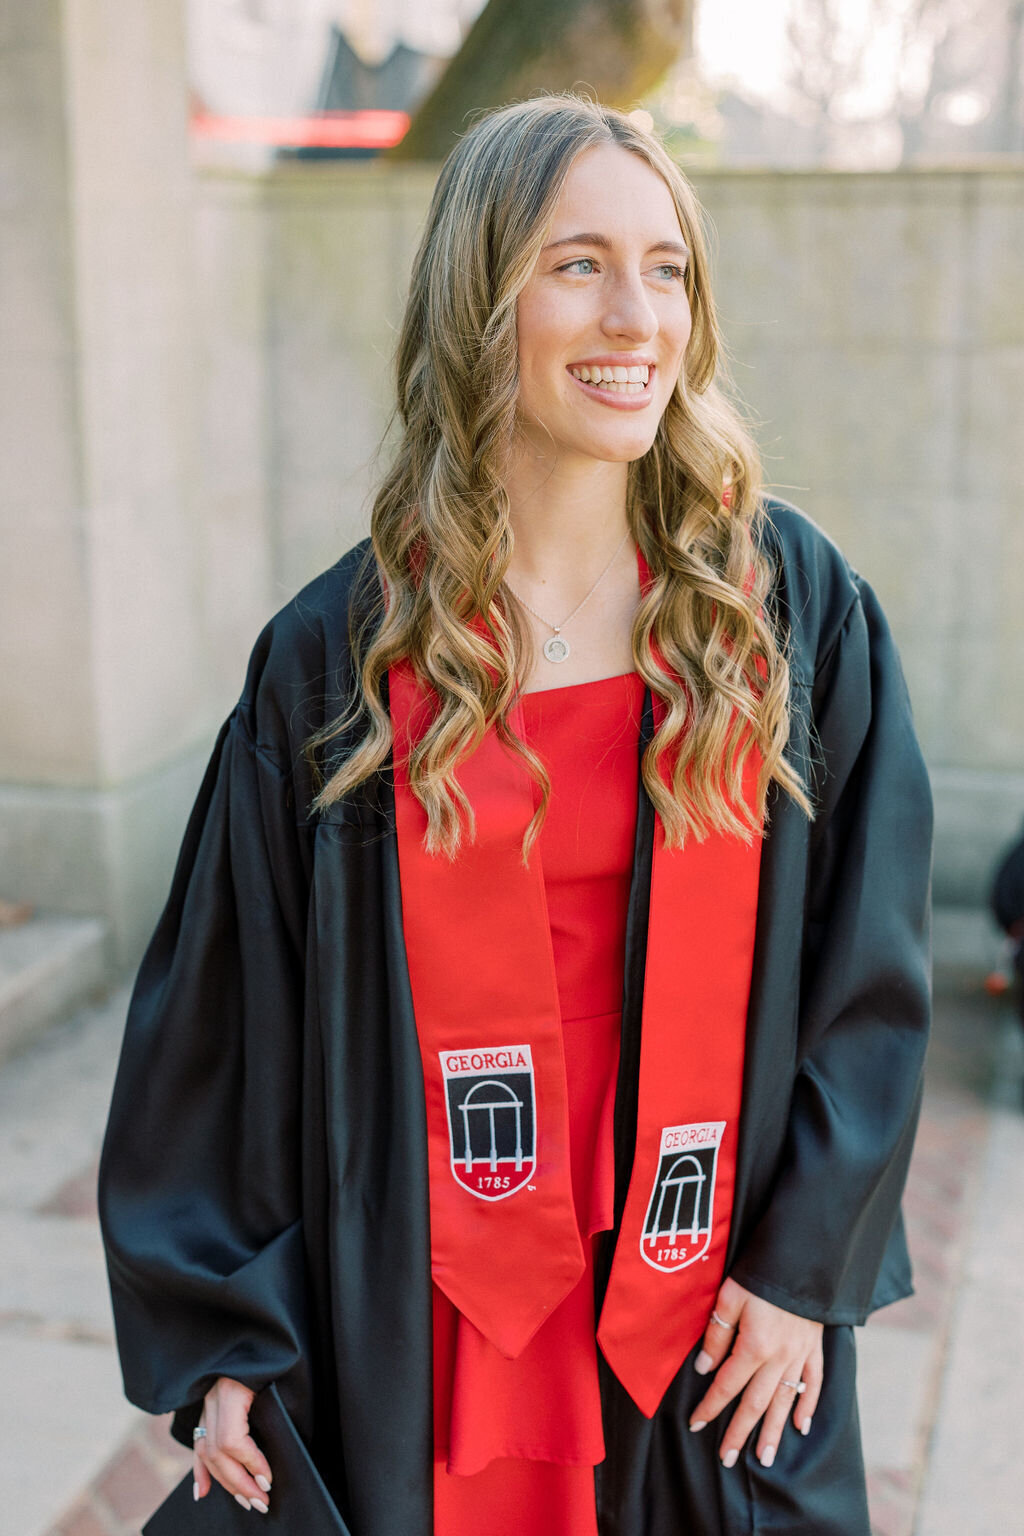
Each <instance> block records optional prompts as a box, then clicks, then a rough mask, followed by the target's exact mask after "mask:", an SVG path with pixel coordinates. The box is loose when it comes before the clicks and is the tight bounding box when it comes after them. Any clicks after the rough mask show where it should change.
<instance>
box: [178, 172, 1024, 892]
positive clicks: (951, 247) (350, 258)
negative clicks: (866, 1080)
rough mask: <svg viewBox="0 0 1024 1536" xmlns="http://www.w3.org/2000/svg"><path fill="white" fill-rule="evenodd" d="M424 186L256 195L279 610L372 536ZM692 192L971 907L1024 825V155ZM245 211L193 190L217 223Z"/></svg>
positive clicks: (214, 189) (776, 464)
mask: <svg viewBox="0 0 1024 1536" xmlns="http://www.w3.org/2000/svg"><path fill="white" fill-rule="evenodd" d="M432 181H433V173H432V171H431V170H430V169H429V168H427V167H424V168H410V169H402V170H398V169H397V168H396V169H393V170H392V169H390V168H383V167H380V166H347V167H343V168H333V169H332V168H328V167H322V166H321V167H317V168H316V169H305V170H301V169H292V168H286V169H282V170H279V171H278V172H277V173H276V174H275V175H273V176H272V177H271V178H269V179H268V181H267V182H266V183H265V185H264V188H263V192H262V206H263V209H264V215H265V219H266V232H265V239H264V243H263V246H262V250H263V256H264V262H265V265H264V267H263V272H264V285H265V302H266V314H267V331H266V337H267V350H266V357H265V366H266V368H267V369H268V372H269V378H270V381H271V382H270V385H269V393H270V400H271V406H270V410H269V412H268V416H267V419H266V433H267V436H266V445H267V447H266V451H267V453H268V457H269V466H270V475H271V479H272V490H271V495H270V501H271V508H272V513H271V515H272V519H273V540H274V557H273V568H274V573H275V577H276V593H277V595H279V596H281V597H282V598H284V597H286V596H288V595H290V593H291V592H292V591H294V590H295V588H296V587H297V586H298V585H300V584H301V582H302V581H303V580H305V579H306V578H307V577H308V576H310V575H311V574H313V573H314V572H315V571H316V570H318V569H319V568H320V567H322V566H323V565H324V564H326V563H327V562H329V561H330V560H331V559H332V558H334V556H335V554H336V553H337V552H338V551H339V550H340V549H341V548H343V547H345V546H347V544H349V543H350V542H351V541H352V540H353V539H354V538H356V537H358V536H360V535H361V534H362V533H363V532H364V531H365V527H366V518H367V509H368V497H369V492H370V487H371V485H372V458H373V453H374V449H375V446H376V441H377V437H378V434H379V432H380V431H381V430H382V428H383V426H384V423H385V421H386V408H387V401H388V389H389V377H388V364H389V361H390V351H391V345H392V340H393V332H394V327H395V325H396V324H397V321H398V318H399V315H400V312H401V295H402V292H403V289H404V285H405V280H406V274H407V272H408V269H409V265H410V262H411V259H412V256H413V253H414V250H415V242H416V237H417V232H418V229H419V227H420V226H421V223H422V218H423V215H424V213H425V209H426V204H427V201H428V198H429V193H430V188H431V185H432ZM697 181H698V190H699V192H700V195H701V197H702V199H703V201H704V203H705V205H706V207H707V209H708V211H709V214H710V216H711V219H712V222H713V226H714V230H713V243H714V247H715V270H716V291H717V294H718V299H719V303H720V308H721V314H722V319H723V323H724V328H725V332H726V336H727V340H728V343H729V348H730V352H731V355H732V372H733V376H734V379H735V382H736V386H737V389H738V391H739V393H740V395H741V396H742V398H743V399H744V400H745V401H746V403H747V405H748V407H749V409H750V410H751V412H752V413H753V415H754V417H755V420H756V425H757V435H758V437H759V440H760V442H761V444H762V447H763V449H764V453H765V461H766V473H767V477H768V480H769V483H770V484H771V485H772V487H773V488H774V489H776V490H778V491H779V493H780V494H782V495H785V496H787V497H788V498H789V499H791V500H793V501H795V502H797V504H798V505H800V506H802V507H803V508H804V509H805V510H806V511H807V512H809V513H810V514H811V515H812V516H813V517H814V518H815V519H816V520H817V521H818V522H820V523H821V524H822V526H823V527H824V528H825V529H826V530H827V531H828V532H829V533H830V534H832V535H833V537H835V538H836V539H837V541H838V542H839V543H840V544H841V545H842V547H843V548H844V549H845V550H846V551H847V553H848V554H849V556H850V558H851V559H852V560H853V561H854V563H855V564H856V565H857V566H858V568H859V569H860V570H861V572H862V574H863V575H865V576H866V577H867V579H868V580H870V581H871V582H872V583H873V584H874V585H875V586H876V588H877V589H878V591H879V593H880V595H881V597H882V600H883V602H884V605H885V607H886V610H887V612H888V614H889V616H890V619H891V622H892V624H893V627H894V629H895V632H896V635H897V638H898V640H899V643H900V646H901V649H902V652H903V656H904V661H905V666H906V671H907V677H908V681H909V685H910V690H911V695H912V697H913V700H914V707H915V712H916V716H917V722H918V726H919V729H920V732H921V736H922V739H923V742H924V745H925V750H926V753H927V756H928V759H929V763H930V766H931V769H932V774H933V781H934V785H935V790H936V798H937V805H938V816H939V835H938V846H937V857H936V893H937V895H938V897H939V898H940V899H941V900H944V901H954V902H974V901H979V900H981V899H982V898H983V894H984V890H985V886H986V881H987V878H988V874H989V870H990V868H991V863H992V860H993V858H994V856H995V853H996V851H997V849H998V848H999V847H1000V846H1001V845H1002V843H1003V842H1004V841H1005V840H1006V839H1007V838H1008V837H1010V836H1011V835H1012V833H1013V832H1014V830H1015V829H1016V827H1017V826H1018V825H1019V823H1020V820H1021V817H1022V816H1024V687H1022V686H1021V680H1020V673H1021V667H1022V664H1024V598H1022V595H1021V594H1022V572H1024V516H1022V513H1024V506H1022V501H1024V284H1022V281H1021V268H1020V263H1019V255H1018V253H1019V251H1020V249H1021V246H1022V244H1024V166H1020V165H1013V166H1010V167H1008V168H1005V169H995V168H987V169H986V168H978V169H971V170H962V169H961V170H933V171H907V172H892V173H887V174H882V175H878V174H863V175H862V174H818V173H801V172H796V173H785V174H778V173H764V172H726V171H719V172H716V173H709V172H706V171H705V172H701V174H700V176H699V177H698V178H697ZM237 200H238V187H237V185H236V184H235V183H233V182H231V181H225V180H224V179H222V178H218V177H207V178H206V179H205V180H204V181H203V183H202V186H201V189H200V194H199V206H200V208H201V210H203V217H204V218H205V219H206V220H209V219H211V217H212V216H213V211H214V210H217V211H218V213H219V215H220V216H221V217H223V215H224V211H225V205H226V204H236V203H237ZM240 245H241V241H240V240H238V241H235V242H227V241H226V242H225V251H226V252H227V253H229V259H230V260H232V261H237V260H238V250H239V247H240Z"/></svg>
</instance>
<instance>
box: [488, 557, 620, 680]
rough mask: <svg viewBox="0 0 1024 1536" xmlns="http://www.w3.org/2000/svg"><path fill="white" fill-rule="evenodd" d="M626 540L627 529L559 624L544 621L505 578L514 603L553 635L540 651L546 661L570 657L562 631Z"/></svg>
mask: <svg viewBox="0 0 1024 1536" xmlns="http://www.w3.org/2000/svg"><path fill="white" fill-rule="evenodd" d="M628 538H629V529H628V528H627V529H626V531H625V533H624V534H623V535H622V538H621V539H620V540H619V542H618V544H617V545H616V546H615V550H614V553H613V554H612V557H611V559H610V560H609V561H608V564H607V565H606V566H605V568H604V570H603V571H602V572H601V574H600V576H599V577H598V578H597V580H596V581H595V582H594V585H593V586H592V587H591V589H590V591H589V592H588V593H587V594H586V596H585V597H583V598H581V599H580V601H579V602H578V603H577V604H576V607H575V608H574V609H573V611H572V613H570V614H569V618H566V619H563V620H562V622H561V624H552V622H551V620H550V619H546V618H545V617H544V615H543V614H542V613H538V612H537V610H536V608H531V607H530V604H529V603H528V602H527V601H526V598H525V597H520V596H519V593H518V592H517V591H516V589H515V587H514V586H513V585H512V583H511V582H510V581H509V580H508V579H507V578H506V580H505V585H506V587H508V589H509V591H510V592H511V593H512V596H513V597H514V598H515V600H516V602H517V603H522V605H523V607H524V608H525V609H526V610H527V611H528V612H529V613H532V614H533V616H534V618H535V619H540V621H541V623H542V624H546V625H547V627H548V629H550V630H552V631H553V634H552V635H551V638H550V639H549V640H545V642H544V644H543V646H542V647H541V649H542V650H543V652H544V655H545V657H546V659H547V660H548V661H553V662H556V663H557V662H561V661H566V660H568V657H569V655H570V646H569V642H568V640H563V638H562V630H563V629H564V628H565V626H566V625H567V624H568V623H569V620H570V619H574V618H575V617H576V615H577V614H578V613H579V611H580V609H581V608H582V607H583V605H584V604H585V603H589V602H590V599H591V598H592V597H593V595H594V593H595V592H596V591H597V589H598V587H599V586H600V585H601V583H602V581H604V579H605V577H606V576H607V575H608V572H609V571H610V570H611V568H612V566H613V565H614V564H615V561H616V559H617V558H618V556H619V552H620V551H621V549H622V546H623V544H625V542H626V540H627V539H628Z"/></svg>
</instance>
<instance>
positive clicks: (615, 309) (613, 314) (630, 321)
mask: <svg viewBox="0 0 1024 1536" xmlns="http://www.w3.org/2000/svg"><path fill="white" fill-rule="evenodd" d="M601 329H602V330H603V331H604V333H605V335H606V336H618V337H622V338H625V339H628V340H629V341H632V342H645V341H649V340H650V339H651V337H652V336H653V335H654V333H655V332H656V331H657V329H658V317H657V315H656V314H655V313H654V310H653V308H652V307H651V302H650V299H649V298H648V296H647V293H646V291H645V289H644V284H643V278H642V277H641V276H640V274H639V273H638V272H637V273H632V274H629V273H623V274H621V275H620V276H619V278H618V280H617V281H616V282H615V284H614V285H613V286H612V287H611V288H610V289H609V290H608V302H607V305H606V308H605V312H604V315H603V317H602V321H601Z"/></svg>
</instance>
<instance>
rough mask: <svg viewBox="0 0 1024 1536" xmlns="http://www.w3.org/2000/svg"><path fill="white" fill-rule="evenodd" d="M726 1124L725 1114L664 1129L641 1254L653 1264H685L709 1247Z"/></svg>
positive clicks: (666, 1267) (655, 1266) (669, 1269)
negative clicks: (723, 1117) (721, 1118)
mask: <svg viewBox="0 0 1024 1536" xmlns="http://www.w3.org/2000/svg"><path fill="white" fill-rule="evenodd" d="M725 1126H726V1122H725V1121H724V1120H703V1121H698V1122H697V1123H695V1124H693V1125H667V1126H665V1128H664V1129H663V1130H662V1133H661V1138H660V1140H659V1143H658V1148H659V1153H660V1156H659V1159H658V1170H657V1173H656V1174H655V1176H654V1188H653V1189H652V1190H651V1198H650V1201H649V1202H648V1206H647V1215H646V1217H645V1218H644V1225H643V1230H642V1232H641V1234H640V1257H641V1258H642V1259H643V1261H644V1263H645V1264H650V1266H651V1268H652V1269H660V1270H664V1271H666V1272H667V1273H671V1272H672V1271H673V1270H677V1269H686V1268H687V1267H688V1266H689V1265H690V1264H695V1263H696V1261H697V1260H698V1259H699V1258H701V1256H702V1255H703V1254H705V1253H706V1252H707V1250H708V1246H709V1244H710V1242H711V1227H712V1223H713V1220H714V1210H715V1174H716V1173H717V1170H718V1149H719V1147H720V1146H721V1144H722V1136H723V1134H724V1132H725Z"/></svg>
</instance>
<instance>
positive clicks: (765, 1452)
mask: <svg viewBox="0 0 1024 1536" xmlns="http://www.w3.org/2000/svg"><path fill="white" fill-rule="evenodd" d="M716 1318H718V1319H721V1321H716ZM730 1324H731V1325H732V1326H728V1325H730ZM723 1325H725V1326H723ZM822 1331H823V1330H822V1325H821V1324H820V1323H814V1322H812V1321H811V1320H810V1318H807V1317H797V1315H796V1314H795V1313H793V1312H786V1311H784V1310H783V1309H782V1307H776V1306H773V1305H772V1303H771V1302H770V1301H762V1300H761V1298H760V1297H759V1296H754V1295H753V1294H752V1293H751V1292H750V1291H747V1290H744V1288H743V1286H742V1285H737V1283H736V1281H735V1280H726V1281H724V1282H723V1284H722V1287H721V1289H720V1291H719V1292H718V1299H717V1301H716V1302H715V1316H713V1317H712V1319H711V1321H710V1322H709V1323H708V1326H707V1331H706V1332H705V1334H704V1347H703V1349H702V1350H701V1352H700V1354H699V1355H698V1356H697V1359H696V1361H695V1366H696V1369H697V1370H698V1371H699V1372H700V1374H701V1375H706V1374H707V1373H708V1372H709V1371H715V1372H716V1375H715V1379H714V1381H713V1382H712V1383H711V1385H710V1387H709V1388H708V1390H707V1392H706V1393H705V1394H704V1396H703V1397H702V1398H701V1400H700V1402H699V1403H698V1404H697V1406H696V1408H695V1409H694V1410H693V1413H692V1414H691V1415H690V1428H691V1429H692V1430H699V1429H703V1428H704V1426H705V1424H708V1423H710V1421H711V1420H712V1419H715V1418H717V1417H718V1415H719V1414H720V1413H721V1412H722V1411H723V1409H725V1408H727V1407H728V1405H729V1404H730V1403H731V1402H732V1401H733V1400H734V1399H735V1398H736V1397H738V1396H739V1394H740V1393H742V1394H743V1395H742V1397H740V1400H739V1404H738V1406H737V1408H736V1411H735V1413H734V1414H733V1416H732V1418H731V1419H730V1420H729V1427H728V1429H727V1430H726V1432H725V1436H724V1438H723V1440H722V1444H721V1447H720V1450H719V1455H720V1457H721V1459H722V1464H723V1466H726V1467H733V1466H735V1465H736V1462H737V1461H738V1459H739V1454H740V1451H741V1450H742V1449H743V1445H744V1442H745V1440H746V1439H747V1436H748V1435H749V1434H750V1432H751V1431H752V1430H753V1428H754V1426H755V1425H756V1424H757V1423H758V1421H759V1420H760V1421H762V1422H761V1433H760V1435H759V1436H758V1440H757V1456H758V1460H759V1461H760V1463H761V1465H762V1466H764V1467H770V1466H771V1464H772V1462H773V1461H774V1460H775V1453H776V1451H777V1450H778V1448H779V1440H780V1439H781V1437H782V1431H783V1429H784V1428H785V1427H786V1420H787V1419H788V1418H789V1415H790V1413H792V1415H793V1423H794V1424H795V1425H796V1427H797V1429H798V1430H799V1431H800V1433H801V1434H803V1435H806V1434H807V1433H808V1432H809V1430H810V1427H811V1420H812V1418H813V1417H814V1410H815V1408H816V1407H817V1405H818V1395H819V1393H820V1392H821V1380H822V1370H823V1354H822V1344H821V1338H822ZM800 1382H804V1383H806V1389H805V1391H803V1392H799V1391H797V1389H796V1385H795V1384H798V1383H800Z"/></svg>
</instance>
